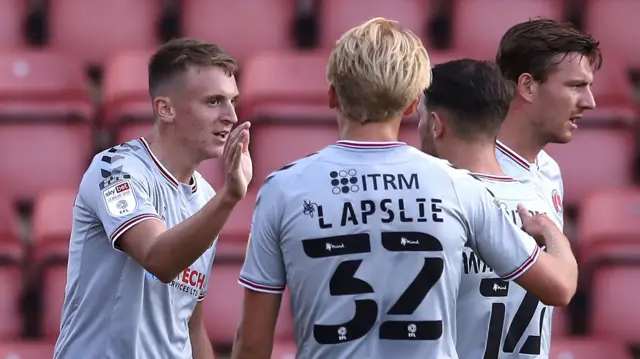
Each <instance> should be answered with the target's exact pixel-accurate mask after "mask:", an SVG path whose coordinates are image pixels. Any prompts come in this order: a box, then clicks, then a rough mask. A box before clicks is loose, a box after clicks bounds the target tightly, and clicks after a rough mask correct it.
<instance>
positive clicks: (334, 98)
mask: <svg viewBox="0 0 640 359" xmlns="http://www.w3.org/2000/svg"><path fill="white" fill-rule="evenodd" d="M328 95H329V108H331V109H334V108H338V104H339V101H338V94H337V93H336V88H335V87H333V85H331V86H329V91H328Z"/></svg>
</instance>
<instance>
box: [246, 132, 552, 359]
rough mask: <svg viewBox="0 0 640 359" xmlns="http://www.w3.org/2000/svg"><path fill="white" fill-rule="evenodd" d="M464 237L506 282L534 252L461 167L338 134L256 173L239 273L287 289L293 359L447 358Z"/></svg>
mask: <svg viewBox="0 0 640 359" xmlns="http://www.w3.org/2000/svg"><path fill="white" fill-rule="evenodd" d="M465 245H467V246H470V247H472V248H474V249H476V250H477V251H478V252H479V253H482V258H483V259H484V260H485V261H486V262H487V263H489V264H490V265H491V266H492V268H493V269H494V270H495V271H496V273H497V274H498V275H500V276H501V277H502V278H503V279H504V280H506V281H508V280H513V279H515V278H517V277H518V276H519V275H520V274H522V273H524V272H525V271H526V270H527V269H528V268H530V267H531V265H533V263H535V261H536V259H537V258H538V255H539V253H540V249H539V248H538V246H537V244H536V242H535V240H533V238H531V237H529V236H528V235H526V234H525V233H524V232H523V231H522V230H520V228H518V227H517V226H515V225H514V224H513V223H512V221H510V220H509V219H508V218H507V217H506V216H505V215H504V213H503V211H501V210H500V209H499V207H498V205H497V202H496V201H494V198H493V197H492V196H491V195H490V194H489V192H488V191H487V190H486V187H485V186H484V185H483V184H482V183H481V182H480V181H478V180H477V179H475V178H473V177H472V176H470V174H469V172H468V171H463V170H458V169H454V168H452V167H451V166H450V165H449V164H448V162H446V161H443V160H440V159H436V158H434V157H431V156H428V155H426V154H424V153H422V152H420V151H419V150H417V149H415V148H413V147H411V146H407V145H406V144H404V143H400V142H386V143H374V142H355V141H340V142H338V143H337V144H335V145H331V146H328V147H326V148H325V149H323V150H321V151H320V152H319V153H317V154H314V155H311V156H309V157H306V158H303V159H300V160H298V161H296V162H294V163H291V164H289V165H287V166H285V167H284V168H282V169H281V170H279V171H276V172H274V173H273V174H271V175H270V176H269V177H267V179H266V180H265V182H264V184H263V186H262V188H261V189H260V192H259V194H258V199H257V201H256V208H255V211H254V215H253V221H252V228H251V241H250V243H249V246H248V250H247V256H246V259H245V263H244V266H243V268H242V271H241V273H240V279H239V281H240V283H241V284H242V285H243V286H245V287H246V288H248V289H250V290H253V291H258V292H264V293H272V294H276V295H278V294H280V293H282V292H283V291H284V290H285V286H288V287H289V291H290V292H291V307H292V311H293V313H294V316H295V318H296V321H295V338H296V344H297V349H298V352H297V356H296V358H300V359H301V358H304V359H321V358H331V359H350V358H368V359H387V358H422V359H431V358H433V359H457V358H458V355H457V353H456V348H455V336H456V320H455V314H456V298H457V296H458V291H459V286H460V280H461V276H462V273H461V272H462V268H461V266H460V257H461V256H462V253H463V251H464V248H465ZM474 325H475V323H474Z"/></svg>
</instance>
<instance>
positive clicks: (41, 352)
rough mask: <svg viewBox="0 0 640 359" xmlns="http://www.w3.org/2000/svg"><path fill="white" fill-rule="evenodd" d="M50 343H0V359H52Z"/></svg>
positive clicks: (51, 343)
mask: <svg viewBox="0 0 640 359" xmlns="http://www.w3.org/2000/svg"><path fill="white" fill-rule="evenodd" d="M54 345H55V343H53V342H52V341H32V340H28V341H27V340H25V341H22V340H21V341H12V342H2V343H0V358H2V359H45V358H52V357H53V348H54Z"/></svg>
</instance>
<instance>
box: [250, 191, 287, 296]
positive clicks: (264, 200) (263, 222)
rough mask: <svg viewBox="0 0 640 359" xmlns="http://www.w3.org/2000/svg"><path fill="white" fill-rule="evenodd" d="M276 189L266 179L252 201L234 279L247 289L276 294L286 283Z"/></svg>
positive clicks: (282, 290)
mask: <svg viewBox="0 0 640 359" xmlns="http://www.w3.org/2000/svg"><path fill="white" fill-rule="evenodd" d="M281 201H282V198H280V191H279V189H278V188H277V187H276V186H275V185H274V183H273V182H272V181H267V182H266V183H265V184H264V185H263V186H262V188H261V189H260V192H259V193H258V197H257V200H256V207H255V210H254V212H253V219H252V221H251V233H250V235H249V240H248V243H247V254H246V257H245V262H244V265H243V266H242V270H241V271H240V278H239V280H238V282H239V283H240V284H241V285H242V286H244V287H246V288H248V289H251V290H254V291H257V292H263V293H272V294H280V293H282V292H284V289H285V285H286V273H285V266H284V261H283V258H282V251H281V249H280V233H279V228H280V223H279V221H280V218H281V206H280V204H281Z"/></svg>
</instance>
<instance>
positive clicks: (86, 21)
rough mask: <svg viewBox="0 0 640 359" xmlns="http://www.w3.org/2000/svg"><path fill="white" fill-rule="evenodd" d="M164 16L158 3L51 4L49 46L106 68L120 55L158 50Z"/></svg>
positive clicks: (95, 0) (87, 0) (86, 0)
mask: <svg viewBox="0 0 640 359" xmlns="http://www.w3.org/2000/svg"><path fill="white" fill-rule="evenodd" d="M160 12H161V9H160V2H158V1H156V0H136V1H129V0H110V1H101V0H50V1H49V29H50V30H49V31H50V39H49V44H50V46H52V47H53V48H54V49H59V50H62V51H65V52H67V53H69V54H71V55H73V56H74V57H77V58H78V59H80V60H82V61H83V62H88V63H95V64H102V62H103V61H104V60H105V59H107V58H109V57H110V56H113V55H114V54H116V53H117V52H120V51H125V50H134V49H140V48H142V49H146V48H151V47H153V46H155V45H156V44H157V43H158V38H157V37H156V28H157V26H156V24H157V22H158V20H159V17H160Z"/></svg>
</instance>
